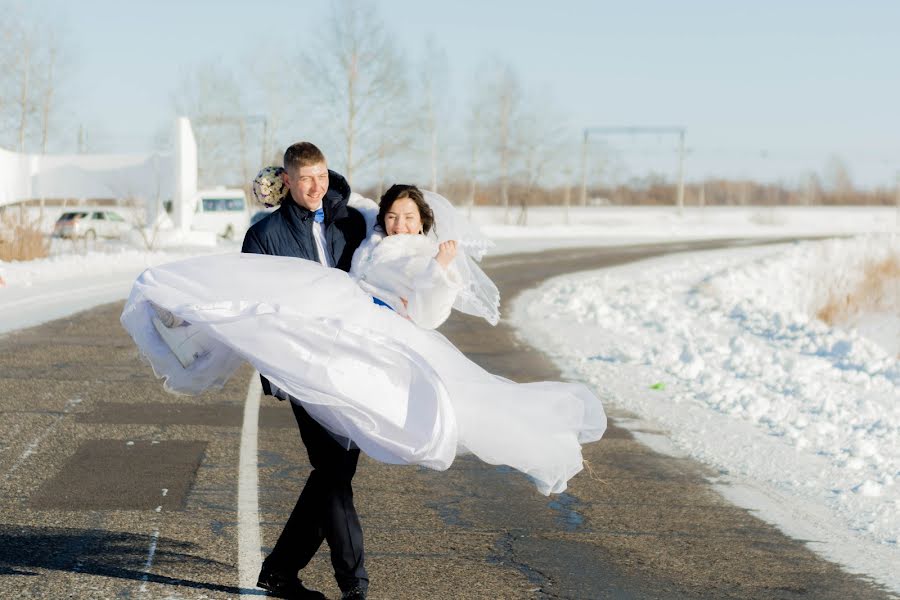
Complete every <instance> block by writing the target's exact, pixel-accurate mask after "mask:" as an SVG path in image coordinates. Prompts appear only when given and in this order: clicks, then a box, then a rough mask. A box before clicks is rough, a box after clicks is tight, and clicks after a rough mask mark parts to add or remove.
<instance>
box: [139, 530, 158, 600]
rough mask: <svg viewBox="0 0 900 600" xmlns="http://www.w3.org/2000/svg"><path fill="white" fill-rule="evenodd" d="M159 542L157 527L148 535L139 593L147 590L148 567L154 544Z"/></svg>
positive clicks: (153, 552) (150, 562)
mask: <svg viewBox="0 0 900 600" xmlns="http://www.w3.org/2000/svg"><path fill="white" fill-rule="evenodd" d="M158 542H159V529H154V530H153V534H152V535H151V536H150V549H149V550H148V551H147V562H145V563H144V576H143V577H141V581H142V582H143V583H141V590H140V591H141V593H142V594H143V593H144V592H146V591H147V581H148V580H149V579H150V568H151V567H153V557H154V556H155V555H156V544H157V543H158Z"/></svg>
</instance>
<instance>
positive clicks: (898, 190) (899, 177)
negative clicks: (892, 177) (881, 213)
mask: <svg viewBox="0 0 900 600" xmlns="http://www.w3.org/2000/svg"><path fill="white" fill-rule="evenodd" d="M895 193H896V195H897V196H896V203H897V229H900V171H898V172H897V187H896V191H895Z"/></svg>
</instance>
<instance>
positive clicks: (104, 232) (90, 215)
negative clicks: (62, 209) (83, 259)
mask: <svg viewBox="0 0 900 600" xmlns="http://www.w3.org/2000/svg"><path fill="white" fill-rule="evenodd" d="M129 229H131V226H130V225H129V224H128V222H127V221H126V220H125V219H123V218H122V215H120V214H119V213H117V212H115V211H112V210H78V211H72V212H67V213H63V214H62V215H61V216H60V217H59V219H57V220H56V224H55V225H54V226H53V237H61V238H84V239H86V240H95V239H97V238H100V237H103V238H118V237H120V236H121V235H122V234H123V233H125V232H126V231H128V230H129Z"/></svg>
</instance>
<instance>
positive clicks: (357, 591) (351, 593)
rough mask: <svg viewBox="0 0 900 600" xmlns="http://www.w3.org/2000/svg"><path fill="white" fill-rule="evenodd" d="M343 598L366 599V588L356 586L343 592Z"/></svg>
mask: <svg viewBox="0 0 900 600" xmlns="http://www.w3.org/2000/svg"><path fill="white" fill-rule="evenodd" d="M341 600H366V588H364V587H361V586H356V587H355V588H353V589H349V590H347V591H345V592H344V593H343V594H341Z"/></svg>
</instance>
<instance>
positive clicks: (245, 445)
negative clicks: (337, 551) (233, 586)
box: [238, 371, 262, 596]
mask: <svg viewBox="0 0 900 600" xmlns="http://www.w3.org/2000/svg"><path fill="white" fill-rule="evenodd" d="M260 396H262V385H261V384H260V381H259V373H256V372H255V371H254V373H253V376H252V377H251V378H250V384H249V385H248V386H247V400H246V402H245V403H244V424H243V425H242V426H241V455H240V463H239V464H240V467H239V470H238V582H239V586H240V588H241V590H248V591H249V590H252V589H254V588H255V587H256V577H257V575H258V574H259V569H260V567H262V552H261V548H262V541H261V540H262V538H261V537H260V533H259V477H258V474H257V468H258V463H259V461H258V458H257V450H256V440H257V430H258V428H259V398H260ZM241 595H242V596H243V595H249V594H245V593H244V592H243V591H242V592H241ZM253 595H255V594H253Z"/></svg>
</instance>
